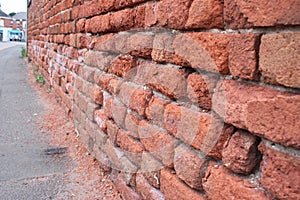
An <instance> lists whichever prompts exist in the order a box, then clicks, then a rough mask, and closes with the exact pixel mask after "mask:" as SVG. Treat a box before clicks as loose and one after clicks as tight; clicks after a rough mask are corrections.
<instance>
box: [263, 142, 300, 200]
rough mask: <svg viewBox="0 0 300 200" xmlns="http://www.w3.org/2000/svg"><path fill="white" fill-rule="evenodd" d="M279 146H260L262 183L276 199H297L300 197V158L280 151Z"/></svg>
mask: <svg viewBox="0 0 300 200" xmlns="http://www.w3.org/2000/svg"><path fill="white" fill-rule="evenodd" d="M277 146H279V145H273V146H272V145H271V144H265V143H262V144H260V146H259V150H260V151H262V153H263V160H262V162H261V166H260V167H261V171H262V177H261V181H260V182H261V184H262V186H263V187H264V188H265V189H267V190H268V191H269V192H270V193H271V194H272V195H273V197H274V198H278V199H297V198H298V197H299V195H300V158H299V156H293V155H291V153H290V154H288V153H283V152H280V151H278V149H280V148H277V149H276V147H277ZM283 149H284V148H283Z"/></svg>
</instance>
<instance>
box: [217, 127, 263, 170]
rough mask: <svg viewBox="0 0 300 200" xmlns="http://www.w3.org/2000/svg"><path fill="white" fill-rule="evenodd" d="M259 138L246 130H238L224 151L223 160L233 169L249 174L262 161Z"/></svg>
mask: <svg viewBox="0 0 300 200" xmlns="http://www.w3.org/2000/svg"><path fill="white" fill-rule="evenodd" d="M257 145H258V139H257V138H256V137H255V136H253V135H251V134H250V133H247V132H245V131H241V130H239V131H237V132H235V133H234V134H233V136H232V137H231V138H230V140H229V142H228V144H227V145H226V147H225V148H224V149H223V151H222V161H223V163H224V165H225V166H226V167H227V168H229V169H230V170H231V171H233V172H235V173H240V174H249V173H250V172H251V171H252V170H253V169H254V168H255V167H256V165H257V164H258V162H259V161H260V155H259V152H258V148H257Z"/></svg>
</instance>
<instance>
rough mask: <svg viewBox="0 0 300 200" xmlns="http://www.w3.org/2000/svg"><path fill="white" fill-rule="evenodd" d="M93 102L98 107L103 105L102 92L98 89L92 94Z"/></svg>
mask: <svg viewBox="0 0 300 200" xmlns="http://www.w3.org/2000/svg"><path fill="white" fill-rule="evenodd" d="M93 101H95V103H96V104H98V105H100V106H102V105H103V91H102V90H101V89H100V88H95V90H94V94H93Z"/></svg>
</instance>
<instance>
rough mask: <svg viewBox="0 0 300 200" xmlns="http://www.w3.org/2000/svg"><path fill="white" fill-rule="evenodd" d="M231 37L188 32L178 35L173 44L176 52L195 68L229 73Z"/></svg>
mask: <svg viewBox="0 0 300 200" xmlns="http://www.w3.org/2000/svg"><path fill="white" fill-rule="evenodd" d="M229 39H230V36H229V35H226V34H217V33H203V32H198V33H186V34H179V35H177V36H176V38H175V39H174V44H173V45H174V49H175V53H176V54H177V55H179V56H181V57H183V58H185V59H186V60H187V61H188V62H189V63H190V65H191V66H192V67H193V68H195V69H200V70H205V71H209V72H215V73H221V74H229V68H228V51H227V46H228V42H229ZM204 63H205V64H204Z"/></svg>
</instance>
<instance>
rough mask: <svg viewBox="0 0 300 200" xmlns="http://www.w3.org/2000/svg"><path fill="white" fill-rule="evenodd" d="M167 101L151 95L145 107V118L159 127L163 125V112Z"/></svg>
mask: <svg viewBox="0 0 300 200" xmlns="http://www.w3.org/2000/svg"><path fill="white" fill-rule="evenodd" d="M168 103H169V102H168V101H166V100H164V99H161V98H159V97H157V96H152V98H151V100H150V102H149V104H148V107H147V108H146V111H145V113H146V116H147V119H148V120H149V121H150V122H151V123H153V124H156V125H158V126H160V127H163V126H164V112H165V106H166V105H167V104H168Z"/></svg>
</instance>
